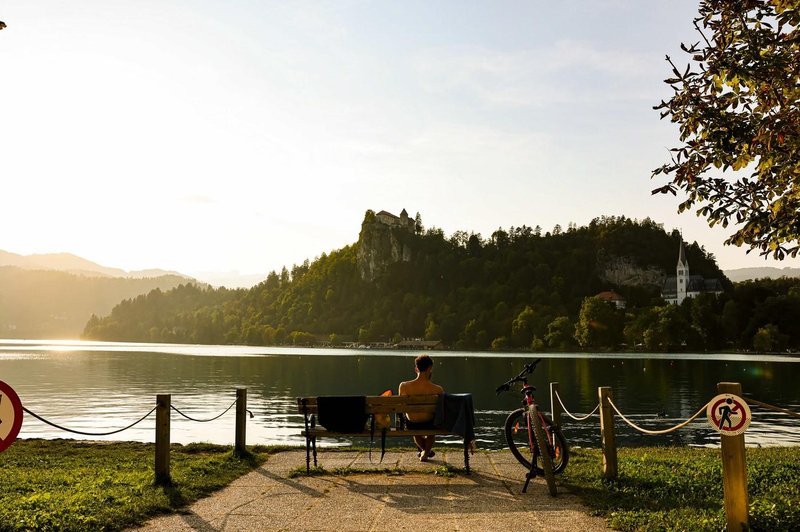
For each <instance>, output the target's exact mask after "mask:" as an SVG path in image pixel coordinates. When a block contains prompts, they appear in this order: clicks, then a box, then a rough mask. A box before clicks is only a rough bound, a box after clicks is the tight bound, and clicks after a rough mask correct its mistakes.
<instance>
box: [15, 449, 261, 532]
mask: <svg viewBox="0 0 800 532" xmlns="http://www.w3.org/2000/svg"><path fill="white" fill-rule="evenodd" d="M154 456H155V446H154V445H153V444H143V443H130V442H123V443H97V442H94V443H92V442H81V441H76V440H35V439H34V440H18V441H16V442H15V443H14V444H13V445H11V447H9V448H8V449H6V450H5V451H4V452H2V453H0V487H1V488H0V530H59V531H60V530H76V531H77V530H81V531H84V530H119V529H121V528H124V527H127V526H132V525H136V524H138V523H142V522H144V521H145V520H146V519H147V518H148V517H150V516H153V515H156V514H159V513H164V512H169V511H172V510H175V509H177V508H180V507H182V506H184V505H186V504H187V503H190V502H192V501H194V500H197V499H198V498H200V497H203V496H205V495H208V494H209V493H211V492H213V491H214V490H217V489H219V488H221V487H222V486H225V485H226V484H228V483H229V482H231V481H232V480H233V479H235V478H237V477H239V476H240V475H242V474H244V473H246V472H247V471H249V470H251V469H252V468H254V467H256V466H257V465H258V464H259V463H261V462H263V461H264V456H263V455H252V456H250V457H247V458H244V459H239V458H236V457H234V456H233V452H232V448H231V447H223V446H216V445H206V444H193V445H186V446H181V445H174V446H172V449H171V452H170V458H171V460H170V473H171V476H172V480H173V484H172V486H169V487H159V486H155V485H154V484H153V478H154V460H155V458H154Z"/></svg>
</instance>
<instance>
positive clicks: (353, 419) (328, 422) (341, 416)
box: [317, 395, 369, 433]
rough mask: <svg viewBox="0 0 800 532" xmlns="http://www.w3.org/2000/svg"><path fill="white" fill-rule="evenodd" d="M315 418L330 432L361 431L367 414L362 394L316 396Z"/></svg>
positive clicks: (365, 402)
mask: <svg viewBox="0 0 800 532" xmlns="http://www.w3.org/2000/svg"><path fill="white" fill-rule="evenodd" d="M317 419H318V421H319V424H320V425H322V426H323V427H325V428H326V429H327V430H328V431H330V432H341V433H353V432H363V431H364V427H365V426H366V424H367V420H368V419H369V415H368V414H367V398H366V397H365V396H363V395H355V396H349V395H340V396H335V395H330V396H320V397H317Z"/></svg>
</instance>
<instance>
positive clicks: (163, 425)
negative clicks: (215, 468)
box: [22, 388, 255, 484]
mask: <svg viewBox="0 0 800 532" xmlns="http://www.w3.org/2000/svg"><path fill="white" fill-rule="evenodd" d="M234 406H236V423H235V425H236V426H235V432H236V434H235V444H234V453H235V454H236V455H238V456H242V455H245V454H247V449H246V446H245V443H246V437H245V431H246V419H247V416H246V414H249V417H250V419H252V418H253V417H255V416H254V415H253V413H252V412H251V411H250V410H248V409H247V389H246V388H237V389H236V400H234V401H233V402H232V403H231V404H230V406H228V407H227V408H226V409H225V410H223V411H222V412H221V413H220V414H218V415H216V416H214V417H212V418H209V419H197V418H194V417H192V416H189V415H187V414H185V413H184V412H182V411H181V410H180V409H178V407H176V406H174V405H172V404H171V396H170V395H158V396H156V406H154V407H153V408H152V409H151V410H150V411H149V412H148V413H147V414H145V415H143V416H142V417H140V418H139V419H137V420H136V421H134V422H133V423H131V424H130V425H127V426H125V427H123V428H121V429H115V430H110V431H107V432H89V431H83V430H77V429H72V428H68V427H65V426H63V425H60V424H58V423H54V422H52V421H50V420H48V419H46V418H44V417H42V416H40V415H39V414H37V413H35V412H33V411H32V410H30V409H28V408H26V407H24V406H23V407H22V410H23V411H24V412H26V413H27V414H29V415H31V416H32V417H34V418H36V419H38V420H39V421H41V422H42V423H45V424H46V425H49V426H51V427H53V428H56V429H58V430H62V431H64V432H70V433H72V434H80V435H82V436H111V435H113V434H119V433H120V432H124V431H126V430H128V429H131V428H133V427H135V426H136V425H138V424H139V423H141V422H142V421H144V420H145V419H147V418H148V417H150V416H151V415H152V414H153V412H155V413H156V427H155V433H156V434H155V444H156V445H155V454H156V463H155V477H156V484H170V483H171V482H172V480H171V479H170V475H169V447H170V436H169V432H170V430H169V429H170V422H169V413H170V411H175V412H176V413H178V415H180V416H181V417H183V418H186V419H188V420H189V421H194V422H197V423H209V422H211V421H216V420H217V419H219V418H221V417H222V416H224V415H225V414H227V413H228V412H229V411H230V410H231V408H233V407H234Z"/></svg>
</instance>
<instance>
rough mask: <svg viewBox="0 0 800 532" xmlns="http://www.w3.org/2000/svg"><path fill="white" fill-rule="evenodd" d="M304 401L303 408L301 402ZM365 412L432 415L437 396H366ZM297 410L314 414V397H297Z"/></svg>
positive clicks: (315, 407)
mask: <svg viewBox="0 0 800 532" xmlns="http://www.w3.org/2000/svg"><path fill="white" fill-rule="evenodd" d="M304 400H305V407H304V406H303V401H304ZM366 400H367V407H366V411H367V413H368V414H393V413H397V412H410V413H412V414H418V413H432V412H435V411H436V403H437V402H438V401H439V396H438V395H388V396H367V397H366ZM297 409H298V411H299V412H300V413H301V414H304V413H308V414H316V413H317V412H318V410H317V398H316V397H298V398H297Z"/></svg>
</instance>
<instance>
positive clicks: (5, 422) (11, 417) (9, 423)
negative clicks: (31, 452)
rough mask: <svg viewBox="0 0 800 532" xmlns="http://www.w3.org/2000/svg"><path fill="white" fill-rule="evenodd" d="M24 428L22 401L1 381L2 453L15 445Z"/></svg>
mask: <svg viewBox="0 0 800 532" xmlns="http://www.w3.org/2000/svg"><path fill="white" fill-rule="evenodd" d="M21 428H22V401H20V400H19V396H18V395H17V392H15V391H14V389H13V388H11V386H9V385H8V384H6V383H5V382H3V381H0V452H2V451H5V450H6V449H7V448H8V447H9V445H11V444H12V443H14V440H16V439H17V435H18V434H19V429H21Z"/></svg>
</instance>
